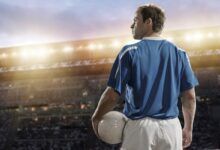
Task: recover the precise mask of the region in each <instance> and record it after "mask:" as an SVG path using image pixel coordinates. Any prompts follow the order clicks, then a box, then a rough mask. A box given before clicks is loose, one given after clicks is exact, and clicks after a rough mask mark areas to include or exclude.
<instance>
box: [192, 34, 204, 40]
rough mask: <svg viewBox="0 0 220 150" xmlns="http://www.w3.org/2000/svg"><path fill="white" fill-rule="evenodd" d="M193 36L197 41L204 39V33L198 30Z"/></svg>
mask: <svg viewBox="0 0 220 150" xmlns="http://www.w3.org/2000/svg"><path fill="white" fill-rule="evenodd" d="M193 38H194V40H195V41H200V40H202V39H203V34H202V33H200V32H196V33H195V34H194V35H193Z"/></svg>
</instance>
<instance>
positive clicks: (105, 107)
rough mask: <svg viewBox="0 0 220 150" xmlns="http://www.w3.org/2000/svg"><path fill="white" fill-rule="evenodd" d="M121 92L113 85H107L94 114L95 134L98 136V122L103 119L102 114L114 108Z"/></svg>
mask: <svg viewBox="0 0 220 150" xmlns="http://www.w3.org/2000/svg"><path fill="white" fill-rule="evenodd" d="M119 97H120V96H119V94H118V93H117V92H115V90H114V89H113V88H111V87H107V88H106V89H105V91H104V92H103V94H102V96H101V98H100V100H99V103H98V106H97V108H96V110H95V112H94V114H93V115H92V127H93V130H94V132H95V134H96V135H97V136H98V123H99V121H100V120H101V118H102V116H103V115H104V114H106V113H107V112H109V111H111V110H113V109H114V107H115V106H116V104H117V102H118V99H119Z"/></svg>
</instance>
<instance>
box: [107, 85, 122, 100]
mask: <svg viewBox="0 0 220 150" xmlns="http://www.w3.org/2000/svg"><path fill="white" fill-rule="evenodd" d="M104 94H105V96H106V97H108V99H109V100H110V101H112V102H117V101H118V99H119V97H120V96H119V95H118V93H117V92H116V91H115V90H114V89H113V88H111V87H107V88H106V90H105V92H104Z"/></svg>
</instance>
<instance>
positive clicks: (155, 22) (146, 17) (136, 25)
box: [131, 4, 165, 39]
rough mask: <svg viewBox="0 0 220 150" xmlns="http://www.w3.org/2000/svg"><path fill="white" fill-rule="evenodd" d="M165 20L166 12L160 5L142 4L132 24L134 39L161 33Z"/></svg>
mask: <svg viewBox="0 0 220 150" xmlns="http://www.w3.org/2000/svg"><path fill="white" fill-rule="evenodd" d="M164 21H165V14H164V12H163V10H162V9H161V8H159V7H158V6H156V5H152V4H149V5H143V6H140V7H139V8H138V9H137V11H136V15H135V17H134V22H133V24H132V25H131V29H132V34H133V37H134V39H142V38H143V37H146V36H150V35H152V34H154V33H160V32H161V31H162V29H163V26H164Z"/></svg>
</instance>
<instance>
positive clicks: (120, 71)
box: [107, 37, 198, 119]
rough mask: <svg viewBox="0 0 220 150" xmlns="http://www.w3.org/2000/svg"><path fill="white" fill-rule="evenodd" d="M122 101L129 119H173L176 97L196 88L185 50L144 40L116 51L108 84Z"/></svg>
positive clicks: (149, 39)
mask: <svg viewBox="0 0 220 150" xmlns="http://www.w3.org/2000/svg"><path fill="white" fill-rule="evenodd" d="M107 85H108V86H110V87H112V88H113V89H115V91H116V92H118V93H119V94H120V95H123V97H124V100H125V106H124V110H123V112H124V114H125V115H126V116H127V117H128V118H130V119H140V118H144V117H152V118H157V119H168V118H175V117H177V116H178V115H179V110H178V106H177V103H178V97H179V95H180V93H181V92H182V91H184V90H188V89H191V88H193V87H194V86H196V85H198V80H197V78H196V77H195V75H194V73H193V71H192V68H191V65H190V62H189V58H188V56H187V54H186V52H185V51H183V50H182V49H180V48H178V47H177V46H175V45H174V44H172V43H171V42H169V41H167V40H165V39H161V38H155V37H154V38H150V37H148V38H144V39H142V40H141V41H139V42H137V43H135V44H131V45H126V46H124V47H123V48H122V50H121V51H120V52H119V54H118V56H117V58H116V60H115V62H114V64H113V67H112V70H111V73H110V76H109V80H108V83H107Z"/></svg>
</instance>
